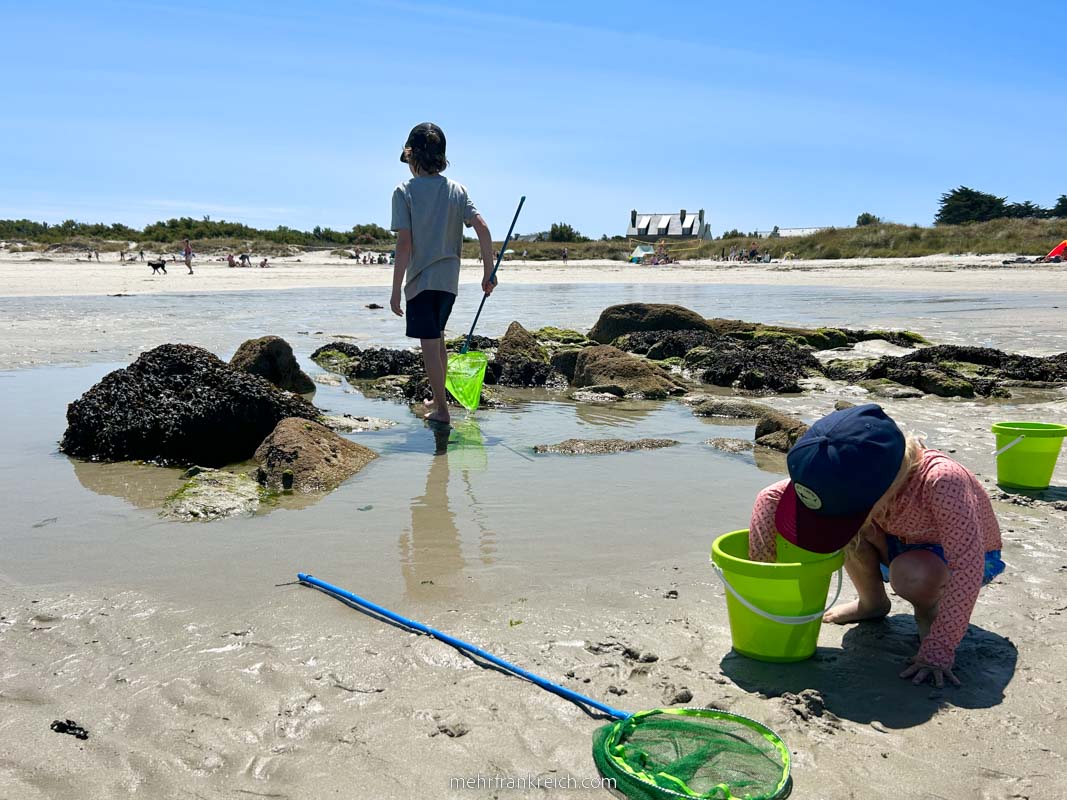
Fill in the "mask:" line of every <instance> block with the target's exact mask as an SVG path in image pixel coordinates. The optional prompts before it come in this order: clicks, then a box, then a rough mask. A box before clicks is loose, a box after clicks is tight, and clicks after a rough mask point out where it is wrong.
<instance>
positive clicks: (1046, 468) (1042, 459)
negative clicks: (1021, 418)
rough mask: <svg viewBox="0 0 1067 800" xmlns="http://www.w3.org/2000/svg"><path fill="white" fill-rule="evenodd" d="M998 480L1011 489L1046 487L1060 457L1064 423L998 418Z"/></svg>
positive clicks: (1064, 432)
mask: <svg viewBox="0 0 1067 800" xmlns="http://www.w3.org/2000/svg"><path fill="white" fill-rule="evenodd" d="M993 433H995V434H996V436H997V449H996V452H994V453H993V455H995V456H996V457H997V483H999V484H1000V485H1001V486H1007V487H1008V488H1011V489H1047V488H1048V485H1049V483H1050V482H1051V481H1052V471H1053V470H1054V469H1056V460H1057V459H1058V458H1059V457H1060V448H1061V447H1062V445H1063V439H1064V437H1065V436H1067V425H1056V424H1054V423H1050V422H998V423H997V424H996V425H994V426H993Z"/></svg>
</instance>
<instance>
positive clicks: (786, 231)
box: [756, 225, 830, 239]
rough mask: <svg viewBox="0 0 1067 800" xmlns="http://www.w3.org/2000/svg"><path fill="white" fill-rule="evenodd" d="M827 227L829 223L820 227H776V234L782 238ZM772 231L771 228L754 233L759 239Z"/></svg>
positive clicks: (824, 229) (807, 234) (805, 233)
mask: <svg viewBox="0 0 1067 800" xmlns="http://www.w3.org/2000/svg"><path fill="white" fill-rule="evenodd" d="M829 229H830V226H829V225H824V226H822V227H821V228H778V235H779V236H781V237H782V238H783V239H788V238H789V237H791V236H811V235H812V234H813V233H818V232H819V231H827V230H829ZM772 233H774V231H773V230H769V231H756V235H757V236H758V237H759V238H761V239H766V238H768V237H769V236H770V235H771V234H772Z"/></svg>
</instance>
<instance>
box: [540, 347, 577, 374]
mask: <svg viewBox="0 0 1067 800" xmlns="http://www.w3.org/2000/svg"><path fill="white" fill-rule="evenodd" d="M581 352H582V351H581V350H579V349H577V348H573V349H569V350H558V351H557V352H555V353H553V354H552V357H551V358H550V359H549V360H548V363H550V364H551V365H552V369H554V370H555V371H556V372H558V373H559V374H560V375H562V376H563V377H564V378H566V379H567V380H568V381H573V380H574V370H575V369H577V367H578V354H579V353H581Z"/></svg>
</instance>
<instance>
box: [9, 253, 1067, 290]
mask: <svg viewBox="0 0 1067 800" xmlns="http://www.w3.org/2000/svg"><path fill="white" fill-rule="evenodd" d="M1009 258H1015V254H1014V253H1013V254H1010V255H1008V254H1004V255H988V256H966V255H962V256H953V255H940V256H924V257H921V258H892V259H887V258H847V259H838V260H835V261H818V260H809V261H785V262H781V263H774V264H758V265H749V264H743V263H737V262H734V263H726V262H717V261H685V262H681V263H678V264H671V265H669V266H660V267H648V266H638V265H634V264H626V263H623V262H620V261H574V260H572V261H570V262H569V263H567V264H564V263H563V262H562V261H539V262H534V261H529V262H526V263H523V262H522V261H521V260H511V261H507V262H504V264H503V265H502V266H501V268H500V281H501V284H502V285H506V284H508V283H513V284H545V283H571V284H590V283H637V284H643V285H644V284H648V285H655V284H670V283H687V284H698V285H706V284H707V285H715V284H724V283H741V284H747V285H751V286H765V285H803V286H840V287H865V288H871V289H894V288H906V287H915V288H923V289H928V290H931V291H936V290H946V291H951V290H967V291H998V290H1004V291H1027V292H1040V291H1063V290H1064V289H1067V265H1064V264H1036V265H1026V264H1019V265H1012V266H1004V265H1003V264H1002V263H1001V262H1002V261H1004V260H1005V259H1009ZM103 259H104V260H103V261H102V262H95V261H93V262H90V261H86V260H85V259H84V257H82V258H81V260H78V259H77V258H76V257H74V256H70V255H50V254H48V253H30V252H25V253H6V254H0V297H25V296H53V297H54V296H83V295H113V294H120V293H122V294H159V293H172V294H173V293H187V292H233V291H250V290H260V289H310V288H331V287H363V286H385V287H388V286H389V285H390V282H391V280H392V267H390V266H386V265H364V264H357V263H356V262H355V261H354V260H351V259H341V258H338V257H337V256H332V255H330V251H328V250H323V251H315V252H310V253H305V254H303V255H300V256H290V257H282V258H272V259H270V264H271V266H270V267H269V268H268V269H259V268H258V267H245V268H233V269H231V268H229V267H228V266H227V265H226V262H225V259H224V258H222V257H221V256H211V257H202V258H197V259H195V260H194V262H193V267H194V274H193V275H189V274H187V273H186V271H185V267H184V265H183V264H181V263H180V262H174V263H173V264H168V269H169V270H170V272H169V274H167V275H153V274H152V271H151V269H149V268H148V267H147V266H146V265H145V264H143V263H141V262H132V261H127V262H126V263H120V262H119V261H118V260H117V256H116V255H115V254H114V253H105V254H104V255H103ZM479 266H480V265H479V264H478V263H477V262H474V261H464V267H465V268H466V269H464V271H463V275H462V278H461V280H462V282H463V283H478V282H479V281H480V279H481V278H480V272H479ZM957 273H962V274H957Z"/></svg>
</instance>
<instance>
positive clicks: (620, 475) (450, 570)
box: [0, 364, 781, 604]
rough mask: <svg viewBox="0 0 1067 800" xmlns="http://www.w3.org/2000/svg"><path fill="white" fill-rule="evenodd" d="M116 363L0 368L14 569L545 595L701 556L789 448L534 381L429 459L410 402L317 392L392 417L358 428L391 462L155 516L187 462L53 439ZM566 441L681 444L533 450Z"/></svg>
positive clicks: (78, 580) (212, 584) (193, 590)
mask: <svg viewBox="0 0 1067 800" xmlns="http://www.w3.org/2000/svg"><path fill="white" fill-rule="evenodd" d="M118 366H121V365H119V364H96V365H91V366H83V367H45V368H38V369H32V370H20V371H16V372H6V373H0V386H2V387H3V391H2V393H0V398H2V399H0V419H2V420H4V422H3V428H4V440H5V443H6V447H5V451H6V452H5V458H4V460H3V463H2V465H0V481H2V482H3V485H4V486H5V487H7V489H8V491H7V493H6V494H7V500H6V503H5V514H4V517H5V522H4V525H3V533H0V549H2V551H3V553H4V557H3V561H2V562H0V572H2V573H3V574H2V577H3V578H5V579H7V580H10V581H15V582H18V583H26V584H31V585H42V584H46V585H47V584H53V585H57V586H63V587H66V586H71V587H77V586H88V585H91V586H104V587H125V588H143V589H146V590H150V591H152V592H154V593H157V594H160V593H161V594H162V595H164V596H168V597H172V598H174V599H175V600H177V601H179V602H189V603H191V604H199V603H203V602H206V601H217V602H222V603H226V604H233V603H242V602H246V603H247V602H253V600H254V598H255V596H256V593H258V592H262V591H264V590H265V589H267V588H269V587H270V586H272V585H273V584H275V583H281V582H284V581H287V580H291V579H292V577H293V575H294V574H295V573H296V572H297V571H301V570H302V571H308V572H312V573H317V574H321V575H324V576H329V577H330V578H331V579H333V580H337V581H339V582H342V583H343V582H344V580H345V579H346V578H353V579H358V584H359V585H361V586H363V587H365V589H366V590H367V591H368V592H370V591H373V592H374V594H375V596H380V597H383V598H386V599H402V598H406V599H408V600H420V599H422V600H426V601H436V602H440V603H446V604H448V603H455V602H457V601H458V600H459V599H460V598H470V599H479V598H480V599H483V600H484V599H485V598H486V597H491V594H492V592H493V591H494V587H497V588H499V587H500V586H505V585H506V586H507V587H508V588H509V589H511V590H512V591H521V589H522V587H529V588H530V590H531V591H533V590H534V589H535V588H536V587H545V586H550V585H553V582H554V581H557V580H563V581H571V582H573V581H576V580H577V581H580V580H581V579H582V578H583V576H595V577H596V579H598V580H602V579H605V578H606V577H608V576H613V577H615V578H619V577H622V576H625V575H627V574H629V575H633V574H634V572H635V571H642V570H649V569H654V568H663V566H664V565H665V564H669V563H671V562H673V563H675V564H677V563H680V562H681V561H684V560H690V559H698V560H706V558H707V553H708V550H709V548H710V544H711V540H712V538H713V536H714V534H715V533H716V532H719V531H722V530H726V529H733V528H737V527H744V526H745V525H746V524H747V518H748V513H749V510H750V507H751V501H752V497H753V495H754V494H755V492H756V491H758V490H759V489H760V488H761V487H762V486H764V485H766V484H767V483H769V482H771V481H773V480H776V479H777V478H778V474H777V473H775V472H773V470H778V469H781V461H780V460H776V459H773V458H772V459H770V460H769V461H768V462H762V461H761V463H760V465H757V464H756V463H755V461H754V460H753V457H752V455H751V454H748V455H740V456H738V455H729V454H726V453H723V452H721V451H718V450H715V449H713V448H711V447H710V446H708V445H706V444H705V441H706V440H707V439H710V438H715V437H734V438H748V439H751V437H752V430H753V429H752V425H751V423H748V424H744V425H736V424H722V423H721V422H720V423H719V424H715V423H712V422H709V421H707V420H705V419H701V418H697V417H694V416H693V415H692V413H691V412H690V411H689V409H688V408H687V407H685V406H684V405H682V404H681V403H678V402H662V403H655V402H622V403H618V404H613V405H605V406H594V405H582V404H575V403H572V402H568V401H564V400H562V399H560V398H559V397H555V398H554V397H552V396H551V395H549V394H548V393H546V392H534V391H527V392H519V393H517V397H516V400H515V402H514V404H513V405H511V406H509V407H508V408H504V409H499V410H484V411H480V412H479V413H478V414H477V416H476V417H473V418H469V419H462V418H457V419H456V421H455V422H456V424H455V429H454V431H453V432H452V435H451V438H450V446H449V450H448V453H447V454H446V455H440V456H434V455H433V452H434V449H435V441H434V436H433V432H432V431H431V430H430V429H428V428H427V427H426V425H425V424H424V423H423V422H422V421H421V420H419V419H418V418H417V417H416V416H415V415H414V414H412V412H411V411H410V410H409V409H408V407H407V406H405V405H402V404H397V403H391V402H386V401H377V400H370V399H367V398H364V397H363V396H362V395H360V394H359V393H358V392H355V391H353V390H352V389H351V388H350V387H332V386H323V387H320V389H319V391H318V393H317V395H316V397H315V402H316V404H317V405H318V406H319V407H320V408H323V409H324V410H328V411H329V412H331V413H350V414H356V415H372V416H377V417H384V418H389V419H393V420H396V421H397V422H398V424H397V425H396V426H395V427H393V428H390V429H386V430H382V431H377V432H370V433H361V434H354V435H352V437H351V438H353V439H354V440H356V441H358V442H360V443H363V444H366V445H367V446H369V447H371V448H373V449H374V450H376V451H377V452H379V453H380V454H381V456H382V457H381V458H379V459H378V460H376V461H374V462H372V464H371V465H370V466H369V467H368V468H366V469H365V470H364V471H363V472H361V473H360V474H359V475H357V476H355V477H354V478H352V479H350V480H349V481H347V482H346V483H345V484H343V485H342V486H341V487H340V488H339V489H337V490H336V491H334V492H333V493H331V494H329V495H328V496H326V497H324V498H322V499H321V500H319V501H318V502H315V503H312V504H310V505H309V504H306V503H295V504H290V503H286V502H285V501H283V502H282V503H281V505H280V506H279V507H276V508H274V509H272V510H270V511H268V512H267V513H263V514H260V515H257V516H256V517H253V518H248V519H229V520H222V521H217V522H212V523H199V524H197V523H178V522H173V521H168V520H163V519H161V518H160V517H159V516H158V506H159V504H160V502H161V501H162V499H163V498H164V497H166V496H167V495H168V494H169V493H171V492H173V491H174V490H176V489H177V488H178V487H179V486H180V485H181V478H180V470H173V469H163V468H159V467H153V466H148V465H136V464H93V463H86V462H80V461H75V460H72V459H68V458H67V457H66V456H64V455H62V454H60V453H58V452H57V449H56V443H57V440H58V439H59V438H60V437H61V435H62V433H63V429H64V425H65V419H64V413H65V409H66V404H67V402H69V401H70V400H71V399H73V398H76V397H77V396H79V395H80V394H81V393H82V392H83V391H85V390H86V389H88V388H89V387H90V386H91V385H92V384H93V383H95V382H96V381H97V380H99V379H100V378H101V377H102V376H103V375H104V374H105V373H106V372H108V371H109V370H110V369H113V368H116V367H118ZM572 437H577V438H624V439H637V438H644V437H654V438H671V439H675V440H677V441H678V442H679V444H678V445H676V446H674V447H671V448H667V449H663V450H656V451H639V452H630V453H619V454H612V455H600V456H565V455H535V454H534V452H533V446H534V445H536V444H541V443H554V442H558V441H561V440H563V439H567V438H572ZM761 467H762V468H761ZM765 470H771V471H765ZM294 506H295V507H294ZM300 506H303V507H300ZM668 568H669V567H668Z"/></svg>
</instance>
